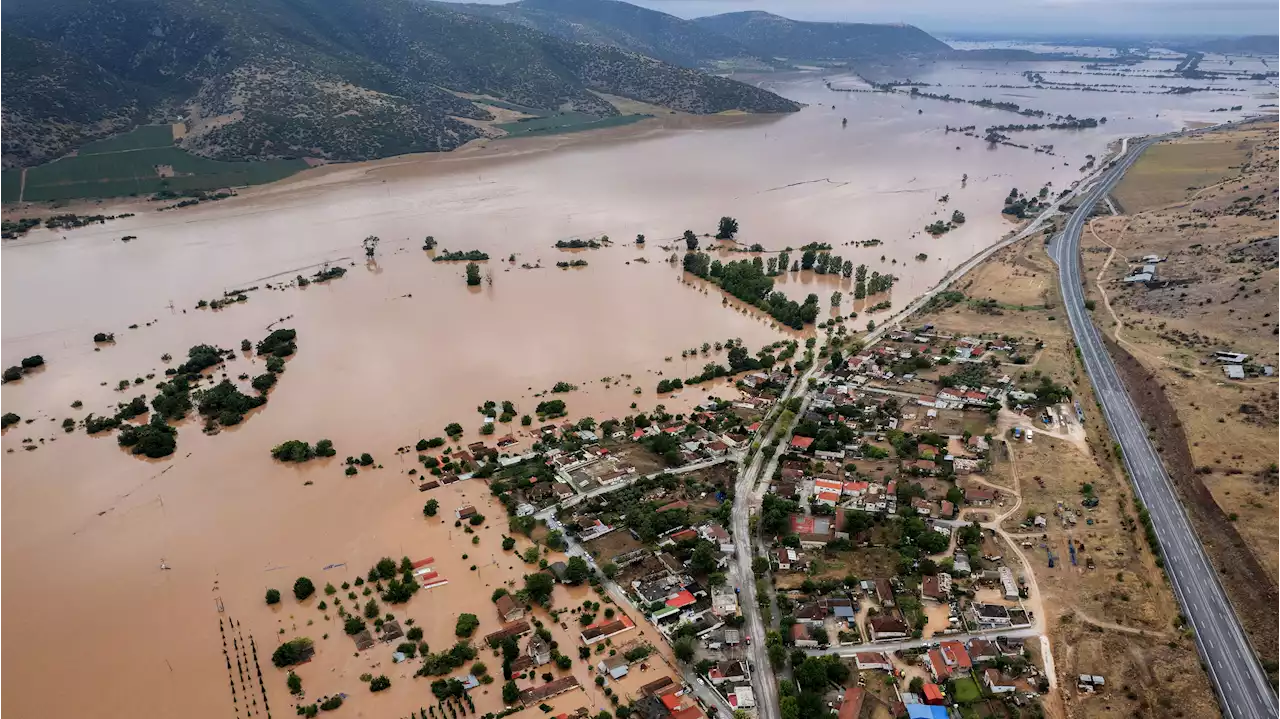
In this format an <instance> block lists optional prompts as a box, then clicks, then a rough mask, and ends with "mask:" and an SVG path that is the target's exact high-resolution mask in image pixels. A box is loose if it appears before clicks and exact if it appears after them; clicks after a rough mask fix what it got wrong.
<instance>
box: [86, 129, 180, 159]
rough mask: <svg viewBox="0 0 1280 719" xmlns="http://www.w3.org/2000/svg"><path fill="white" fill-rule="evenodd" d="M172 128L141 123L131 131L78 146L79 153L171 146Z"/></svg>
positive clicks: (97, 153) (87, 153) (102, 152)
mask: <svg viewBox="0 0 1280 719" xmlns="http://www.w3.org/2000/svg"><path fill="white" fill-rule="evenodd" d="M172 145H173V128H172V127H170V126H169V125H143V126H142V127H139V128H138V129H136V130H134V131H133V132H126V133H125V134H123V135H116V136H115V137H108V138H107V139H105V140H95V141H94V142H90V143H88V144H87V145H85V146H84V147H81V148H80V152H79V153H78V154H81V155H103V154H106V153H109V152H124V151H125V150H143V149H147V148H154V147H171V146H172Z"/></svg>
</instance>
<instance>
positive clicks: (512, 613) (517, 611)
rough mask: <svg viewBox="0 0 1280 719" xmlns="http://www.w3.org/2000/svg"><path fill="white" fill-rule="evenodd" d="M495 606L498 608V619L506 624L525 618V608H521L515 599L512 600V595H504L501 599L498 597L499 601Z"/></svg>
mask: <svg viewBox="0 0 1280 719" xmlns="http://www.w3.org/2000/svg"><path fill="white" fill-rule="evenodd" d="M493 604H494V606H495V607H497V608H498V618H499V619H501V620H502V622H503V623H504V624H505V623H507V622H514V621H516V620H517V619H522V618H523V617H524V607H522V606H520V604H519V603H517V602H516V600H515V599H512V598H511V595H510V594H504V595H502V596H501V597H498V599H497V601H495V602H494V603H493Z"/></svg>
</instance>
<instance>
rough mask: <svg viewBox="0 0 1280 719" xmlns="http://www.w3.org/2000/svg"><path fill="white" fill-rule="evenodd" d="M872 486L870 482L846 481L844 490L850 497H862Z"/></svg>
mask: <svg viewBox="0 0 1280 719" xmlns="http://www.w3.org/2000/svg"><path fill="white" fill-rule="evenodd" d="M870 487H871V483H870V482H845V483H844V486H843V487H842V491H843V492H844V493H845V494H847V495H849V496H850V497H861V496H863V495H864V494H866V493H867V490H868V489H869V488H870Z"/></svg>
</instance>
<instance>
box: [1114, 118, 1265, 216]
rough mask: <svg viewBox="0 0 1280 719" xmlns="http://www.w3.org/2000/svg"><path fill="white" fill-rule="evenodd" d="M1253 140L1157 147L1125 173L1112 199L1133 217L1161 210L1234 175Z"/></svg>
mask: <svg viewBox="0 0 1280 719" xmlns="http://www.w3.org/2000/svg"><path fill="white" fill-rule="evenodd" d="M1254 141H1255V138H1253V137H1247V136H1228V135H1227V133H1214V134H1208V135H1198V136H1195V137H1190V138H1185V139H1183V140H1180V141H1178V142H1177V143H1161V144H1159V145H1156V146H1155V147H1152V148H1151V149H1149V150H1147V152H1146V154H1144V155H1143V156H1142V160H1141V161H1140V162H1138V164H1136V165H1134V166H1133V167H1132V168H1130V169H1129V171H1128V172H1126V173H1125V175H1124V179H1122V180H1121V181H1120V184H1119V185H1117V186H1116V189H1115V191H1114V192H1112V195H1113V196H1114V197H1115V199H1116V200H1117V201H1119V203H1120V205H1121V206H1122V207H1123V208H1124V212H1127V213H1135V212H1143V211H1146V210H1150V209H1154V208H1158V207H1164V206H1165V205H1169V204H1172V203H1174V202H1179V201H1181V200H1183V199H1184V198H1185V197H1186V196H1187V194H1188V192H1189V191H1195V190H1199V189H1201V188H1204V187H1208V186H1210V185H1213V184H1215V183H1218V182H1221V181H1222V180H1225V179H1227V178H1228V177H1230V176H1232V175H1235V174H1237V172H1238V170H1239V167H1240V165H1242V164H1244V162H1245V161H1246V160H1247V159H1248V157H1249V153H1250V150H1251V149H1252V144H1253V143H1254Z"/></svg>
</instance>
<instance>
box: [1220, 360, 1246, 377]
mask: <svg viewBox="0 0 1280 719" xmlns="http://www.w3.org/2000/svg"><path fill="white" fill-rule="evenodd" d="M1222 371H1223V372H1224V373H1225V374H1226V375H1227V378H1228V379H1244V367H1243V366H1241V365H1238V364H1225V365H1222Z"/></svg>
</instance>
